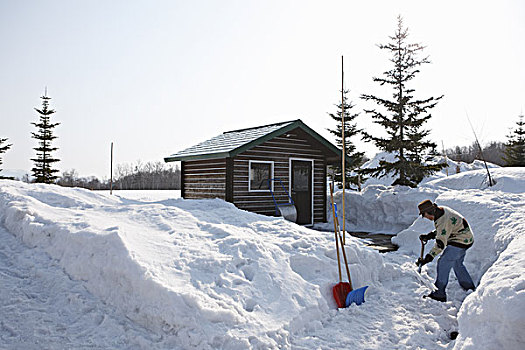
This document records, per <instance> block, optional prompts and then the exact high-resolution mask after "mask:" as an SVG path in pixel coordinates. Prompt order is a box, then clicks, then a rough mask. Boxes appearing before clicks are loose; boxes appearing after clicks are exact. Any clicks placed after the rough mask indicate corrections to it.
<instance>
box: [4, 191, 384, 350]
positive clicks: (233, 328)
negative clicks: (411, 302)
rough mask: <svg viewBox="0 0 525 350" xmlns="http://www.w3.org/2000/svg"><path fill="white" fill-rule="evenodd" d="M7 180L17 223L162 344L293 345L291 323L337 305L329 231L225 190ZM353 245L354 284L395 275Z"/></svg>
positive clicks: (30, 241) (8, 211)
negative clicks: (138, 196)
mask: <svg viewBox="0 0 525 350" xmlns="http://www.w3.org/2000/svg"><path fill="white" fill-rule="evenodd" d="M0 187H1V189H0V190H1V191H0V215H1V216H0V220H1V222H2V224H3V225H4V226H5V227H6V228H7V229H8V230H9V231H11V232H12V233H13V234H15V235H16V236H18V237H20V238H21V239H22V240H23V241H24V242H25V243H26V244H27V245H29V246H34V247H39V248H42V249H44V250H45V251H46V252H47V253H48V254H49V255H50V256H51V257H53V258H54V259H56V260H58V261H59V263H60V265H61V266H62V267H63V268H64V269H65V271H66V272H67V273H68V274H69V275H70V276H71V277H72V278H74V279H77V280H82V281H84V284H85V285H86V287H87V289H88V290H89V291H90V292H91V293H93V294H94V295H97V296H98V297H100V298H101V299H102V300H104V301H105V302H106V303H109V304H111V305H114V306H116V307H117V308H118V309H119V310H121V311H122V312H123V313H125V314H126V315H127V317H128V318H130V319H132V320H134V321H135V322H138V323H139V324H141V325H143V326H145V327H147V328H148V329H150V330H152V331H154V332H156V333H159V334H163V338H165V339H166V340H164V341H163V346H171V345H173V344H177V346H182V347H183V348H188V349H189V348H198V349H211V348H227V349H246V348H254V349H268V348H278V347H285V348H286V347H289V343H290V339H289V338H290V333H296V332H303V331H305V330H308V329H315V328H318V327H319V326H320V320H322V319H323V318H324V317H325V316H324V315H325V314H327V312H328V311H329V310H330V309H334V308H335V304H334V303H333V301H332V298H331V294H330V293H331V285H332V283H333V281H335V280H337V275H336V271H337V270H336V269H335V266H336V263H335V261H336V260H335V259H336V254H335V249H334V244H333V237H332V235H329V234H327V233H320V232H317V231H312V230H309V229H307V228H304V227H301V226H298V225H295V224H292V223H289V222H287V221H284V220H283V219H280V218H269V217H265V216H260V215H256V214H253V213H248V212H245V211H240V210H238V209H236V208H235V207H234V206H233V205H231V204H229V203H226V202H223V201H220V200H202V201H185V200H182V199H169V200H164V201H160V202H156V203H151V202H139V201H137V200H128V199H122V198H117V197H110V196H108V195H105V194H97V193H94V192H91V191H88V190H83V189H71V188H61V187H58V186H49V185H36V184H32V185H29V184H24V183H20V182H14V181H2V182H0ZM348 243H349V244H348V248H347V254H348V257H349V259H351V261H352V262H353V263H352V265H351V267H350V269H351V271H352V274H353V282H354V285H355V286H360V285H363V283H364V281H365V280H366V281H367V283H368V284H372V285H373V284H374V283H376V284H379V283H380V282H379V281H380V280H381V279H382V278H383V277H382V276H384V275H387V274H388V273H387V272H385V271H384V268H382V266H383V263H382V257H381V256H380V255H379V254H378V253H377V252H375V251H372V250H370V249H361V247H362V245H361V244H360V243H359V242H358V241H357V240H349V242H348ZM327 271H330V273H327ZM387 271H389V269H388V268H387Z"/></svg>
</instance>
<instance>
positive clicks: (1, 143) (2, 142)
mask: <svg viewBox="0 0 525 350" xmlns="http://www.w3.org/2000/svg"><path fill="white" fill-rule="evenodd" d="M6 142H7V139H3V138H0V154H2V153H5V152H7V150H8V149H10V148H11V146H12V145H11V144H7V143H6ZM2 164H3V160H2V157H0V165H2ZM2 170H3V169H0V172H2ZM0 179H12V177H7V176H2V175H1V174H0Z"/></svg>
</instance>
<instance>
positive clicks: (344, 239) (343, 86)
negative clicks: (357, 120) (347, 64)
mask: <svg viewBox="0 0 525 350" xmlns="http://www.w3.org/2000/svg"><path fill="white" fill-rule="evenodd" d="M344 80H345V72H344V59H343V56H341V125H342V126H341V135H342V140H343V156H342V161H341V163H342V165H341V168H342V174H341V176H342V178H343V244H346V219H345V187H346V171H345V163H346V162H345V160H346V157H345V156H346V152H345V148H346V147H345V99H344V91H345V85H344Z"/></svg>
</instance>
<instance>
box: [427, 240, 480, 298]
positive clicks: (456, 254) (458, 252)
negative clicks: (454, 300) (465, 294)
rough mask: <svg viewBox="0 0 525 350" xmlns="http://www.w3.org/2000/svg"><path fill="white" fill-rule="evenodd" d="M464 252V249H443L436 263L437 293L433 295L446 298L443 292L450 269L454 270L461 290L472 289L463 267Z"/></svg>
mask: <svg viewBox="0 0 525 350" xmlns="http://www.w3.org/2000/svg"><path fill="white" fill-rule="evenodd" d="M466 251H467V250H466V249H465V248H459V247H454V246H450V245H449V246H447V247H446V248H445V250H444V251H443V254H441V257H440V258H439V260H438V263H437V279H436V283H435V285H436V287H437V291H435V292H434V295H436V296H438V297H446V296H447V293H446V291H445V290H446V288H447V284H448V276H449V274H450V270H451V269H454V273H455V274H456V277H457V278H458V282H459V284H460V285H461V287H463V289H465V290H469V289H474V282H473V281H472V278H471V277H470V274H469V273H468V271H467V268H466V267H465V265H463V260H464V259H465V253H466Z"/></svg>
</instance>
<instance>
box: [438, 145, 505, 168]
mask: <svg viewBox="0 0 525 350" xmlns="http://www.w3.org/2000/svg"><path fill="white" fill-rule="evenodd" d="M506 148H507V146H506V145H505V143H503V142H497V141H492V142H489V144H488V145H487V146H484V147H483V148H482V150H481V151H480V149H479V147H478V145H477V144H476V142H473V143H472V144H471V145H470V146H463V147H460V146H456V147H453V148H449V149H447V150H445V154H446V155H447V157H449V158H450V159H452V160H454V161H457V162H465V163H472V162H473V161H474V160H476V159H477V160H482V154H483V157H484V158H485V160H486V161H487V162H489V163H492V164H497V165H500V166H505V165H507V164H506V162H505V159H504V156H505V150H506Z"/></svg>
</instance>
